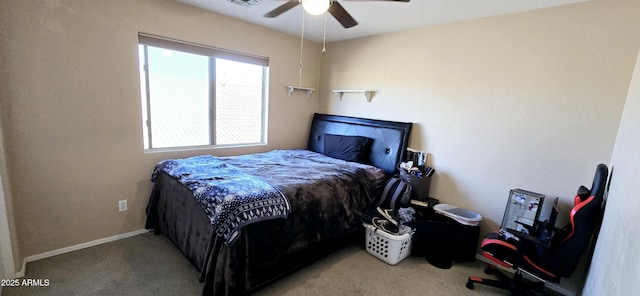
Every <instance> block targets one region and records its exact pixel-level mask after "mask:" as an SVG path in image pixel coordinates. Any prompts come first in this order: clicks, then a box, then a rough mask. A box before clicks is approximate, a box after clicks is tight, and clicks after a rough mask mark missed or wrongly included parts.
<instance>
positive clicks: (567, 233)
mask: <svg viewBox="0 0 640 296" xmlns="http://www.w3.org/2000/svg"><path fill="white" fill-rule="evenodd" d="M608 171H609V169H608V168H607V166H606V165H604V164H599V165H598V166H597V167H596V172H595V176H594V178H593V183H592V185H591V189H588V188H586V187H585V186H580V188H579V189H578V192H577V194H576V196H575V199H574V206H573V208H572V209H571V212H570V214H569V223H568V224H567V225H566V226H565V227H563V228H562V229H555V228H554V224H555V216H556V215H557V210H556V209H555V207H554V209H553V210H552V214H551V217H550V219H549V220H548V221H545V222H537V223H536V225H534V228H533V229H531V230H530V231H529V234H525V233H522V232H519V231H517V230H514V229H501V230H500V231H497V232H493V233H490V234H488V235H487V236H486V237H485V238H484V239H483V240H482V243H481V248H482V250H483V253H482V255H483V256H485V257H486V258H488V259H490V260H491V261H492V262H494V263H495V264H497V265H500V266H503V267H506V268H509V269H513V270H515V274H514V276H513V278H509V277H507V276H506V275H505V274H504V273H502V272H501V271H500V270H498V269H497V268H496V265H493V264H488V265H487V268H486V269H485V273H487V274H490V275H491V274H495V275H496V276H497V277H498V278H499V280H497V281H496V280H490V279H482V278H479V277H469V280H468V281H467V288H469V289H473V284H474V283H477V284H482V285H488V286H493V287H498V288H501V289H506V290H510V291H511V295H520V294H529V295H535V294H534V293H533V292H532V291H531V289H534V290H536V291H538V292H542V290H543V289H544V282H545V281H549V282H553V283H557V282H559V281H560V278H563V277H564V278H567V277H570V276H571V274H572V273H573V271H574V269H575V268H576V266H577V264H578V262H579V261H580V258H581V257H582V254H583V253H584V251H585V250H586V249H587V247H588V245H589V242H590V241H591V237H592V236H593V233H594V231H595V228H596V227H597V225H598V224H599V221H600V219H601V216H602V203H603V196H604V193H605V187H606V182H607V176H608ZM523 273H527V274H529V275H531V276H533V277H535V278H537V279H538V280H540V281H534V282H532V281H528V280H525V279H523V278H522V274H523Z"/></svg>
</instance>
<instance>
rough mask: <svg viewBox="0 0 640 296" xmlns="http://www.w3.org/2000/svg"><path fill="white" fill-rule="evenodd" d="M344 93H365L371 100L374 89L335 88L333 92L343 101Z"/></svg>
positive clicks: (368, 100) (369, 100)
mask: <svg viewBox="0 0 640 296" xmlns="http://www.w3.org/2000/svg"><path fill="white" fill-rule="evenodd" d="M344 93H363V94H364V97H365V98H367V102H371V96H372V95H373V91H372V90H366V89H334V90H333V94H335V95H336V97H338V99H340V100H341V101H342V95H343V94H344Z"/></svg>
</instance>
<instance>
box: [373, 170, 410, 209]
mask: <svg viewBox="0 0 640 296" xmlns="http://www.w3.org/2000/svg"><path fill="white" fill-rule="evenodd" d="M410 201H411V185H409V183H407V182H405V181H403V180H402V179H400V178H399V177H397V176H396V177H393V178H391V179H389V181H387V184H386V185H385V186H384V189H383V190H382V194H381V195H380V197H378V200H377V201H376V204H375V206H376V207H380V208H383V209H389V210H392V211H394V212H397V211H398V209H400V208H403V207H406V206H407V205H409V202H410Z"/></svg>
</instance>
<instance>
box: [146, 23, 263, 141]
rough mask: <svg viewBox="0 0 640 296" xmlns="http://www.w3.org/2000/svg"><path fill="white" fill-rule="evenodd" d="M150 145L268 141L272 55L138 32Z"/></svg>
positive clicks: (147, 132) (147, 134) (147, 137)
mask: <svg viewBox="0 0 640 296" xmlns="http://www.w3.org/2000/svg"><path fill="white" fill-rule="evenodd" d="M138 49H139V61H140V62H139V66H140V90H141V102H142V125H143V131H144V133H143V137H144V148H145V149H157V148H177V147H196V146H223V145H248V144H264V143H265V142H266V141H265V129H266V128H265V126H266V122H265V117H266V116H265V110H266V108H265V106H266V100H267V98H266V97H267V92H266V85H267V81H268V59H267V58H264V57H257V56H252V55H248V54H243V53H238V52H232V51H228V50H223V49H218V48H212V47H207V46H202V45H197V44H192V43H185V42H180V41H175V40H169V39H164V38H160V37H154V36H149V35H142V34H140V35H139V45H138Z"/></svg>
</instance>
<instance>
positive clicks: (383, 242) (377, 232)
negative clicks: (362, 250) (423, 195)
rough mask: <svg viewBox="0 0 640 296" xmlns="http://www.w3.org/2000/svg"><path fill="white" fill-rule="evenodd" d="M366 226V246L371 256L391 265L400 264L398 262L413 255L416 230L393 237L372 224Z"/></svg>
mask: <svg viewBox="0 0 640 296" xmlns="http://www.w3.org/2000/svg"><path fill="white" fill-rule="evenodd" d="M364 226H365V228H366V236H367V239H366V245H367V252H369V254H371V255H373V256H375V257H377V258H378V259H380V260H382V261H384V262H386V263H388V264H390V265H396V264H398V262H400V261H402V260H403V259H404V258H407V256H409V254H411V242H412V239H413V233H414V232H415V231H414V230H411V231H410V232H408V233H405V234H402V235H393V234H390V233H388V232H385V231H384V230H381V229H378V228H376V227H375V226H373V225H370V224H366V223H365V224H364ZM404 227H407V226H404Z"/></svg>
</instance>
